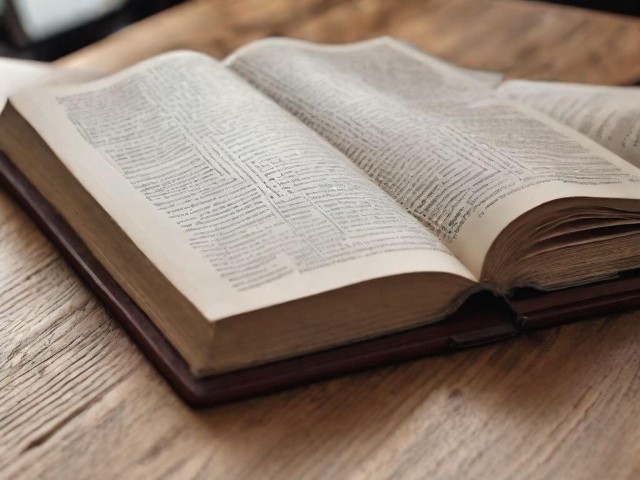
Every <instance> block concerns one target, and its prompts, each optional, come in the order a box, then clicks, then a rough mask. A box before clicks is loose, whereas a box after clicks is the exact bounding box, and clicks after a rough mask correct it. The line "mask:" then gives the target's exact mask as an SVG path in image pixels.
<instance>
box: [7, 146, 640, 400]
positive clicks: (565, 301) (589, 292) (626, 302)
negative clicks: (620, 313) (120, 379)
mask: <svg viewBox="0 0 640 480" xmlns="http://www.w3.org/2000/svg"><path fill="white" fill-rule="evenodd" d="M0 181H2V183H3V185H4V187H5V188H6V190H7V191H8V192H9V193H10V194H12V195H13V196H14V197H15V198H16V200H17V201H18V202H19V203H20V204H21V205H22V207H23V208H24V209H25V211H27V213H28V214H29V215H30V216H31V217H32V218H33V220H34V221H35V222H36V223H37V224H38V226H39V227H40V228H41V230H42V231H43V232H44V233H45V234H46V235H47V236H48V238H49V239H50V240H51V241H52V242H53V243H54V244H55V245H56V246H57V247H58V249H59V250H60V251H61V253H62V254H63V255H64V257H65V258H66V259H67V261H68V262H69V263H70V264H71V266H72V267H73V268H74V269H75V270H76V271H77V272H78V274H79V275H80V276H81V277H82V278H83V280H84V281H85V282H86V283H87V285H88V286H89V287H90V288H91V289H92V290H93V291H94V293H95V294H96V295H97V296H98V297H99V298H100V299H101V300H102V302H103V303H104V304H105V306H106V307H107V308H108V309H109V310H110V312H111V314H112V315H113V316H114V317H115V318H116V319H117V320H118V321H119V322H120V324H121V325H122V326H123V328H124V329H125V330H126V331H127V333H128V334H129V335H130V336H131V338H132V339H133V340H134V341H135V342H136V343H137V345H138V346H139V348H140V349H141V350H142V351H143V352H144V354H145V355H146V356H147V357H148V358H149V360H150V361H151V362H152V363H153V364H154V365H155V367H156V368H157V369H158V371H159V372H160V373H161V374H162V375H164V377H165V378H166V380H167V381H168V382H169V383H170V385H171V386H172V387H173V388H174V390H175V391H176V392H177V393H178V394H179V395H180V396H181V397H182V398H183V399H184V400H185V401H186V402H187V403H189V404H190V405H192V406H197V407H203V406H211V405H215V404H219V403H224V402H230V401H233V400H239V399H242V398H246V397H250V396H255V395H260V394H267V393H272V392H276V391H279V390H283V389H285V388H291V387H295V386H300V385H304V384H308V383H311V382H315V381H318V380H323V379H327V378H331V377H335V376H338V375H344V374H346V373H350V372H355V371H358V370H363V369H366V368H372V367H376V366H381V365H386V364H389V363H394V362H399V361H404V360H410V359H413V358H417V357H421V356H425V355H430V354H436V353H444V352H451V351H455V350H458V349H462V348H468V347H472V346H478V345H482V344H485V343H489V342H493V341H497V340H502V339H506V338H509V337H513V336H515V335H516V334H518V333H519V332H521V331H522V330H524V329H528V328H538V327H543V326H549V325H555V324H558V323H562V322H567V321H571V320H575V319H577V318H581V317H585V316H590V315H596V314H600V313H605V312H610V311H612V310H616V309H627V308H631V307H634V306H637V305H640V275H638V274H637V273H636V272H631V273H627V274H625V275H622V276H621V277H620V278H618V279H615V280H612V281H607V282H601V283H597V284H592V285H585V286H581V287H575V288H570V289H565V290H558V291H554V292H537V291H522V292H518V293H517V294H516V295H514V296H513V297H512V298H509V299H508V300H505V299H502V298H499V297H496V296H494V295H492V294H491V293H489V292H481V293H478V294H476V295H474V296H472V297H471V298H469V299H468V300H467V301H466V302H465V304H464V305H463V306H462V307H461V308H460V309H459V310H458V311H457V312H456V313H455V314H453V315H451V316H450V317H449V318H447V319H445V320H443V321H441V322H438V323H436V324H432V325H428V326H424V327H420V328H414V329H411V330H407V331H404V332H400V333H394V334H390V335H386V336H382V337H378V338H375V339H371V340H366V341H362V342H358V343H353V344H350V345H346V346H342V347H338V348H333V349H331V350H326V351H322V352H318V353H313V354H308V355H304V356H301V357H297V358H293V359H289V360H283V361H279V362H274V363H271V364H267V365H263V366H258V367H253V368H248V369H244V370H239V371H236V372H231V373H226V374H221V375H214V376H209V377H205V378H197V377H195V376H194V375H192V374H191V372H190V371H189V368H188V366H187V364H186V363H185V361H184V360H183V359H182V357H180V355H179V354H178V353H177V352H176V351H175V350H174V349H173V347H172V346H171V345H170V344H169V342H168V341H167V340H166V339H165V338H164V337H163V336H162V334H161V333H160V332H159V331H158V329H157V328H156V327H155V326H154V325H153V323H152V322H151V321H150V320H149V318H148V317H147V316H146V315H145V314H144V312H143V311H142V310H140V309H139V308H138V307H137V305H136V304H135V303H134V302H133V301H132V300H131V299H130V298H129V296H128V295H127V294H126V293H125V291H124V290H123V289H122V288H121V287H120V285H118V283H117V282H116V281H115V280H114V279H113V278H112V277H111V275H110V274H109V273H108V272H107V271H106V270H105V269H104V268H103V267H102V266H101V265H100V264H99V263H98V261H97V260H96V259H95V258H94V257H93V255H92V254H91V252H90V251H89V249H88V248H87V247H86V246H85V245H84V244H83V242H82V241H81V240H80V238H79V237H78V236H77V235H76V234H75V232H74V231H73V230H72V229H71V228H70V227H69V226H68V225H67V223H66V222H65V221H64V219H63V218H62V216H61V215H59V214H58V213H57V212H56V211H55V210H54V208H53V207H52V206H51V205H50V204H49V203H48V202H47V201H46V199H44V198H43V197H42V195H40V193H39V192H38V191H37V190H36V189H35V188H34V187H33V186H32V185H31V184H30V183H29V181H28V180H27V179H26V178H25V176H24V175H22V174H21V173H20V171H19V170H18V169H17V168H16V167H15V166H14V165H13V163H12V162H11V161H10V160H9V159H8V158H7V157H6V156H5V155H2V154H1V153H0Z"/></svg>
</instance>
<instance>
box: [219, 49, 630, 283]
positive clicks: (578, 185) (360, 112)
mask: <svg viewBox="0 0 640 480" xmlns="http://www.w3.org/2000/svg"><path fill="white" fill-rule="evenodd" d="M226 63H227V64H228V65H229V67H230V68H231V69H233V70H234V71H236V72H237V73H238V74H239V75H242V76H243V77H244V78H246V79H247V80H248V81H249V82H251V83H252V84H253V85H255V86H256V87H257V88H259V89H260V90H262V91H263V92H265V93H266V94H267V95H269V96H270V97H271V98H273V99H274V100H275V101H276V102H278V103H279V104H280V105H281V106H282V107H283V108H285V109H287V110H288V111H290V112H291V113H292V114H293V115H295V116H297V117H298V118H300V119H301V120H302V121H304V122H305V123H306V124H307V125H309V126H310V127H311V128H313V129H314V130H315V131H317V132H318V133H319V134H320V135H322V136H323V137H324V138H326V139H327V140H328V141H329V142H330V143H332V144H333V145H334V146H335V147H336V148H338V149H340V150H341V151H342V152H343V153H345V155H347V156H348V157H349V158H350V159H351V160H352V161H353V162H354V164H355V165H357V166H358V167H360V168H361V169H362V171H363V172H365V173H366V174H367V175H369V177H370V178H371V179H372V180H373V181H374V182H375V183H376V184H378V185H380V187H381V188H382V189H384V190H385V191H386V192H387V193H388V194H389V195H390V196H392V197H393V198H394V199H395V200H396V201H397V202H398V203H399V204H400V205H402V207H403V208H405V209H406V210H407V211H408V212H409V213H411V214H412V215H413V216H414V217H415V218H416V219H418V220H419V221H420V222H422V223H423V224H424V225H425V226H426V227H427V228H428V229H429V230H430V231H432V232H433V233H434V234H436V235H437V236H438V237H439V238H440V239H441V240H442V242H443V243H444V244H446V245H447V246H448V247H449V248H450V249H451V251H452V252H453V253H454V254H455V255H456V256H457V257H458V258H459V259H461V260H462V262H463V263H464V264H465V265H466V266H467V267H468V268H469V269H470V270H471V272H472V273H473V274H474V275H476V276H479V275H480V272H481V269H482V265H483V261H484V258H485V255H486V253H487V251H488V250H489V247H490V246H491V244H492V243H493V241H494V240H495V238H496V237H497V236H498V234H499V233H500V232H501V231H502V230H503V229H504V228H505V227H506V226H507V225H508V224H509V223H510V222H511V221H513V220H514V219H516V218H517V217H519V216H520V215H522V214H524V213H525V212H527V211H528V210H530V209H532V208H534V207H536V206H538V205H541V204H543V203H545V202H548V201H551V200H554V199H559V198H565V197H576V196H584V197H606V198H633V199H640V188H639V187H640V184H639V183H638V182H639V181H640V177H639V176H638V174H639V171H638V169H636V168H634V167H633V166H631V165H630V164H628V163H627V162H625V161H623V160H622V159H620V158H619V157H617V156H615V155H613V154H612V153H611V152H609V151H607V150H605V149H604V148H602V147H601V146H599V145H597V144H596V143H594V142H593V141H591V140H589V139H588V138H586V137H584V136H582V135H580V134H578V133H576V132H575V131H573V130H572V129H570V128H568V127H565V126H563V125H561V124H559V123H557V122H555V121H553V120H552V119H549V118H548V117H546V116H544V115H542V114H539V113H537V112H534V111H533V110H530V109H528V108H527V107H524V106H520V105H518V104H515V103H512V102H509V101H506V100H503V99H500V98H498V97H497V95H496V94H495V92H494V91H493V90H492V88H490V87H491V86H490V85H489V84H487V83H485V82H478V81H477V80H476V79H475V78H473V77H472V76H469V75H465V74H464V73H463V71H461V70H460V69H458V68H452V67H450V66H449V65H447V64H446V63H444V62H440V61H438V60H435V59H433V58H432V57H430V56H427V55H422V54H420V53H418V52H416V51H415V49H413V48H409V47H407V46H406V45H405V44H403V43H402V42H398V41H394V40H393V39H390V38H381V39H376V40H370V41H366V42H361V43H356V44H351V45H344V46H322V45H317V44H311V43H307V42H301V41H294V40H286V39H270V40H262V41H258V42H255V43H253V44H250V45H248V46H246V47H244V48H242V49H241V50H239V51H238V52H236V53H235V54H233V55H232V56H230V57H229V58H228V59H227V60H226Z"/></svg>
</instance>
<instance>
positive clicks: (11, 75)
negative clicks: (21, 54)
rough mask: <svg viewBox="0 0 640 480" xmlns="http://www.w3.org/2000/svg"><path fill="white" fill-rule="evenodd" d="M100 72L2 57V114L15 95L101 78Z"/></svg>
mask: <svg viewBox="0 0 640 480" xmlns="http://www.w3.org/2000/svg"><path fill="white" fill-rule="evenodd" d="M100 76H101V74H100V73H98V72H89V71H85V70H72V69H67V68H58V67H54V66H52V65H51V64H49V63H42V62H33V61H30V60H15V59H13V58H2V57H0V112H2V110H3V109H4V106H5V104H6V103H7V99H8V98H9V97H10V96H11V95H13V94H14V93H18V92H19V91H21V90H27V89H29V88H33V87H38V86H42V85H49V84H58V83H77V82H83V81H86V80H92V79H94V78H98V77H100Z"/></svg>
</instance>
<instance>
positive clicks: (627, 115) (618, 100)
mask: <svg viewBox="0 0 640 480" xmlns="http://www.w3.org/2000/svg"><path fill="white" fill-rule="evenodd" d="M497 92H498V95H499V96H501V97H504V98H508V99H511V100H514V101H517V102H519V103H523V104H525V105H528V106H530V107H532V108H534V109H536V110H539V111H540V112H542V113H545V114H547V115H548V116H550V117H552V118H554V119H556V120H558V121H559V122H561V123H563V124H565V125H568V126H569V127H571V128H573V129H575V130H577V131H579V132H580V133H582V134H584V135H586V136H588V137H589V138H591V139H592V140H594V141H595V142H597V143H599V144H600V145H602V146H603V147H605V148H607V149H608V150H611V151H612V152H613V153H615V154H617V155H619V156H620V157H622V158H624V159H625V160H626V161H628V162H630V163H631V164H633V165H635V166H636V167H640V88H638V87H605V86H598V85H580V84H575V83H560V82H535V81H529V80H510V81H508V82H504V83H503V84H502V85H501V86H500V87H499V88H498V89H497Z"/></svg>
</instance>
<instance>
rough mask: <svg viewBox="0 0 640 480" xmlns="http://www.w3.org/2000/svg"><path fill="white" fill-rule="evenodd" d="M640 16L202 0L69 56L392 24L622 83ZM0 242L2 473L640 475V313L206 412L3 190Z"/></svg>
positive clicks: (513, 60)
mask: <svg viewBox="0 0 640 480" xmlns="http://www.w3.org/2000/svg"><path fill="white" fill-rule="evenodd" d="M639 25H640V23H639V22H638V21H637V20H635V19H629V18H623V17H615V16H609V15H600V14H596V13H592V12H582V11H579V10H575V9H566V8H559V7H551V6H548V5H544V4H538V3H520V2H494V1H484V0H483V1H479V0H476V1H472V0H468V1H462V0H455V1H422V2H418V1H402V2H401V1H382V0H380V1H377V2H375V1H361V0H355V1H352V2H347V1H337V0H334V1H320V0H301V1H293V0H291V1H284V0H278V1H274V2H263V1H260V0H238V1H234V2H223V1H214V0H201V1H197V2H193V3H189V4H185V5H182V6H180V7H178V8H176V9H174V10H171V11H168V12H166V13H163V14H161V15H159V16H157V17H155V18H152V19H149V20H147V21H145V22H142V23H141V24H139V25H136V26H134V27H131V28H128V29H126V30H124V31H122V32H120V33H118V34H116V35H114V36H113V37H112V38H110V39H107V40H105V41H104V42H102V43H100V44H97V45H95V46H92V47H89V48H88V49H86V50H85V51H81V52H78V53H77V54H74V55H72V56H71V57H69V58H68V59H66V60H65V63H67V64H69V65H75V66H77V67H82V68H92V67H96V66H99V67H104V68H109V69H115V68H118V67H120V66H123V65H126V64H129V63H131V62H133V61H136V60H138V59H140V58H144V57H146V56H148V55H151V54H153V53H157V52H159V51H164V50H167V49H171V48H195V49H198V50H202V51H206V52H209V53H212V54H215V55H217V56H221V55H224V54H226V53H227V52H229V51H230V50H231V49H233V48H235V47H237V46H238V45H241V44H243V43H245V42H247V41H249V40H251V39H254V38H259V37H261V36H264V35H269V34H287V35H294V36H298V37H301V38H309V39H314V40H319V41H335V42H339V41H349V40H357V39H360V38H365V37H370V36H375V35H379V34H383V33H390V34H393V35H396V36H399V37H402V38H406V39H409V40H411V41H413V42H414V43H416V44H418V45H420V46H421V47H423V48H425V49H427V50H429V51H431V52H434V53H436V54H439V55H442V56H443V57H445V58H447V59H449V60H452V61H455V62H457V63H460V64H462V65H465V66H469V67H475V68H486V69H497V70H501V71H504V72H507V74H508V75H510V76H515V77H517V76H526V77H534V78H558V79H564V80H574V81H590V82H597V83H627V82H630V81H631V80H632V79H634V78H637V77H640V56H639V55H640V26H639ZM0 245H1V246H2V248H1V249H0V361H1V363H0V477H2V478H16V477H19V478H159V477H166V478H223V479H231V478H260V479H269V478H273V479H279V478H301V479H306V478H309V479H311V478H327V479H334V478H356V479H368V478H407V479H413V478H415V479H421V478H444V479H449V478H450V479H457V478H491V479H510V478H535V479H548V478H562V479H568V478H576V479H583V478H585V479H586V478H638V477H640V348H638V346H639V345H640V322H639V320H640V313H639V312H631V313H627V314H624V315H611V316H608V317H606V318H600V319H596V320H592V321H588V322H583V323H579V324H574V325H570V326H565V327H562V328H557V329H552V330H547V331H544V332H540V333H535V334H530V335H528V336H527V337H524V338H520V339H517V340H513V341H510V342H506V343H503V344H499V345H496V346H491V347H484V348H481V349H477V350H473V351H468V352H464V353H460V354H456V355H453V356H446V357H436V358H428V359H424V360H420V361H416V362H412V363H408V364H404V365H399V366H394V367H388V368H384V369H378V370H374V371H371V372H367V373H363V374H358V375H353V376H351V377H348V378H342V379H338V380H335V381H330V382H324V383H321V384H317V385H314V386H311V387H307V388H304V389H299V390H294V391H289V392H286V393H282V394H279V395H274V396H270V397H265V398H258V399H254V400H250V401H246V402H241V403H237V404H233V405H228V406H224V407H220V408H216V409H212V410H209V411H204V412H194V411H191V410H189V409H188V408H187V407H185V406H184V405H183V404H182V403H181V402H180V401H179V400H178V399H177V398H176V397H175V396H174V395H173V393H172V392H171V391H170V389H169V388H168V387H167V386H166V385H165V383H164V382H163V380H162V379H161V378H159V377H158V375H157V374H156V373H155V372H154V371H153V370H152V368H151V367H150V366H149V365H148V364H147V362H146V361H145V360H144V359H143V358H142V357H141V355H140V354H139V353H138V351H137V350H136V348H135V347H134V346H133V345H132V344H131V342H130V341H129V340H128V339H127V338H126V336H125V335H124V333H123V332H122V331H121V330H120V329H119V327H118V326H117V325H116V324H115V323H114V322H113V321H112V320H111V319H110V318H109V316H108V315H107V314H106V313H105V312H104V310H103V309H102V308H101V307H100V305H98V304H97V302H96V301H95V299H94V298H93V296H92V295H91V294H90V293H89V292H88V291H87V289H86V288H85V287H84V286H83V285H82V284H81V283H79V281H78V280H77V278H76V276H75V275H74V274H73V273H72V272H71V271H70V269H69V268H68V267H67V266H66V265H65V264H64V262H63V261H62V260H61V259H60V258H59V256H58V255H57V254H56V252H55V251H54V250H53V248H52V247H51V246H50V245H49V244H48V242H47V241H46V240H45V239H44V238H43V237H42V235H40V234H39V232H38V231H37V230H36V229H35V227H34V226H33V225H32V224H31V223H30V221H29V220H28V219H27V218H26V217H25V215H24V214H22V212H21V211H20V210H19V209H18V208H17V207H16V206H15V205H14V203H13V202H12V201H11V200H9V199H8V198H6V197H5V196H4V195H0Z"/></svg>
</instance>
